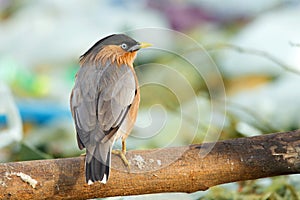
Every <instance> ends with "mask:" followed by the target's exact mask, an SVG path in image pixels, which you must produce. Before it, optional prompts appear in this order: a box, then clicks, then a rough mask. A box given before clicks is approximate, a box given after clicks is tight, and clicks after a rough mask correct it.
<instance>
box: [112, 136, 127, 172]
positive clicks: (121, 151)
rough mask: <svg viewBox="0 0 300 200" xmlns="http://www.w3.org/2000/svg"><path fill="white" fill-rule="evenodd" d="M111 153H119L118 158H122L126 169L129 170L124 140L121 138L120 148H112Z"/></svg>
mask: <svg viewBox="0 0 300 200" xmlns="http://www.w3.org/2000/svg"><path fill="white" fill-rule="evenodd" d="M111 153H113V154H116V155H119V156H120V158H121V159H122V160H123V162H124V164H125V165H126V167H127V168H128V170H129V171H130V164H129V161H128V160H127V158H126V156H125V155H126V142H125V140H122V150H119V149H113V150H112V152H111Z"/></svg>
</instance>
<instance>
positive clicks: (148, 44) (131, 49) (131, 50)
mask: <svg viewBox="0 0 300 200" xmlns="http://www.w3.org/2000/svg"><path fill="white" fill-rule="evenodd" d="M151 46H152V44H150V43H147V42H140V43H139V44H137V45H134V46H132V47H131V48H130V49H128V51H130V52H133V51H137V50H139V49H141V48H147V47H151Z"/></svg>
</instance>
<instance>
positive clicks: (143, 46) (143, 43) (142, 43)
mask: <svg viewBox="0 0 300 200" xmlns="http://www.w3.org/2000/svg"><path fill="white" fill-rule="evenodd" d="M151 46H152V44H150V43H147V42H141V43H140V47H141V48H147V47H151Z"/></svg>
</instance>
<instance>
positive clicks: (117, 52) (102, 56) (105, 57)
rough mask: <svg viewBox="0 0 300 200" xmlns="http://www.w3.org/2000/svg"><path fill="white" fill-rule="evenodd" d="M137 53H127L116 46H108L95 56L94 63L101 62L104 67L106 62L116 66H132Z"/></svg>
mask: <svg viewBox="0 0 300 200" xmlns="http://www.w3.org/2000/svg"><path fill="white" fill-rule="evenodd" d="M136 54H137V52H136V51H134V52H127V51H124V50H123V49H122V48H121V47H119V46H116V45H108V46H106V47H104V48H103V49H102V50H101V51H100V52H99V53H98V54H97V55H96V56H95V61H96V62H99V61H100V62H102V64H103V65H104V64H105V63H106V62H107V61H111V62H112V63H116V64H117V65H118V66H121V65H129V66H132V64H133V61H134V59H135V57H136Z"/></svg>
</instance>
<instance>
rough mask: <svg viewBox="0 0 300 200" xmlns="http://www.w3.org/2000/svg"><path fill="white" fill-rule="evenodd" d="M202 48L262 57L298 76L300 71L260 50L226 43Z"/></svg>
mask: <svg viewBox="0 0 300 200" xmlns="http://www.w3.org/2000/svg"><path fill="white" fill-rule="evenodd" d="M204 48H205V49H206V50H207V51H215V50H219V49H229V50H233V51H237V52H239V53H246V54H251V55H256V56H260V57H263V58H265V59H268V60H270V61H272V62H274V63H276V64H277V65H278V66H280V67H281V68H283V69H285V70H286V71H289V72H292V73H295V74H298V75H300V71H299V70H298V69H297V68H296V67H293V66H289V65H287V64H286V63H284V62H283V61H281V60H280V59H278V58H277V57H276V56H274V55H272V54H270V53H268V52H265V51H262V50H258V49H250V48H244V47H241V46H237V45H233V44H226V43H220V44H214V45H208V46H205V47H204Z"/></svg>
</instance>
